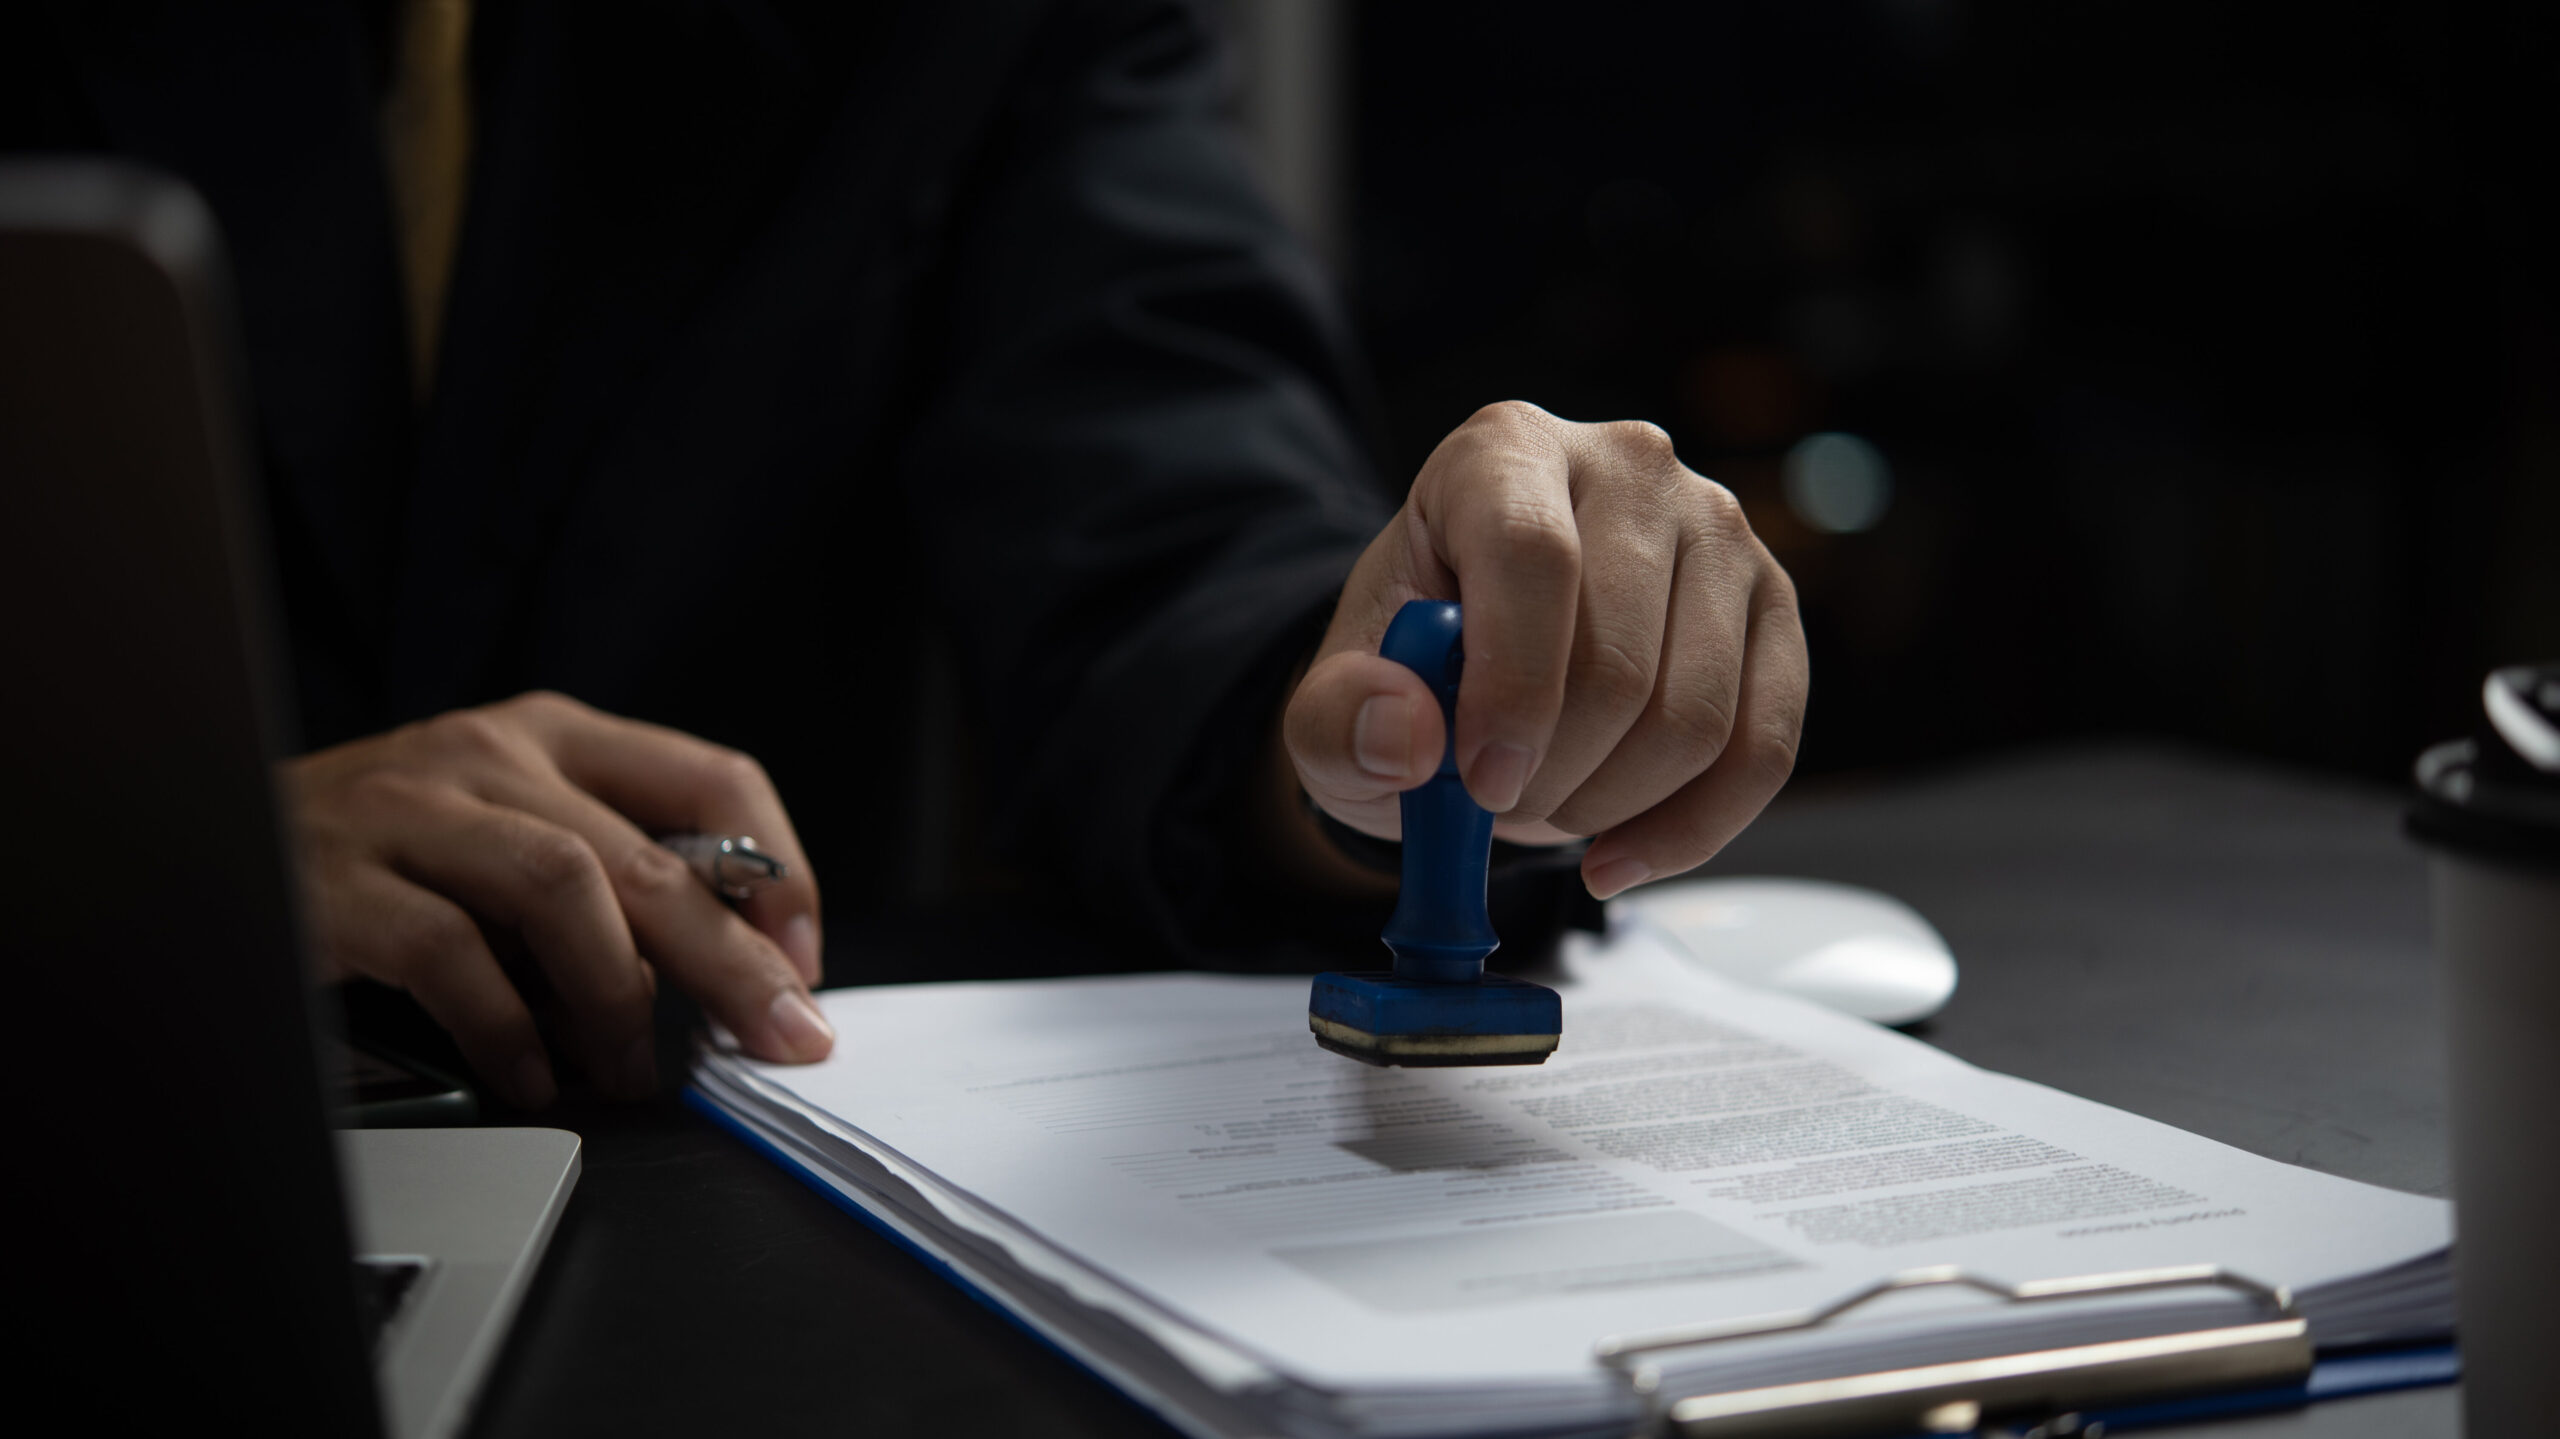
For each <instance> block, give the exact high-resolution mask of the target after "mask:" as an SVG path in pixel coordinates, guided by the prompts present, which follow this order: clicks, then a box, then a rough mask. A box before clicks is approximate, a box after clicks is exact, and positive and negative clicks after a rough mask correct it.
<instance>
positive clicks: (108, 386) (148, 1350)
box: [0, 161, 579, 1439]
mask: <svg viewBox="0 0 2560 1439" xmlns="http://www.w3.org/2000/svg"><path fill="white" fill-rule="evenodd" d="M228 305H229V285H228V280H227V277H226V271H225V268H224V264H223V260H222V256H221V251H220V244H219V239H218V236H217V235H216V232H215V226H214V223H213V220H212V216H211V214H210V212H209V211H208V210H207V209H206V208H205V206H204V204H203V203H202V201H201V200H199V199H198V198H197V196H196V195H195V194H194V193H193V192H192V191H191V190H189V189H187V188H186V187H185V186H184V185H182V184H179V183H178V182H175V181H173V180H170V179H167V178H165V177H162V176H158V175H155V174H152V173H150V172H147V171H143V170H139V169H136V168H132V167H129V166H123V165H117V164H109V163H101V162H87V161H81V162H69V161H65V162H47V163H24V162H21V163H13V164H7V165H0V605H5V609H0V617H5V620H4V621H0V740H5V742H6V750H5V760H0V773H5V774H6V776H7V778H6V781H5V787H4V788H0V801H5V806H6V808H5V811H0V834H5V838H0V874H5V875H6V876H7V878H6V879H5V881H0V894H5V896H6V901H5V902H6V906H7V908H6V910H5V911H0V921H4V923H0V936H5V939H4V940H0V942H5V945H6V958H5V962H4V963H0V975H5V976H6V982H7V983H9V984H10V985H11V986H12V987H13V989H14V993H13V995H12V999H13V1000H14V1003H13V1004H12V1005H11V1007H10V1010H9V1014H10V1018H11V1021H12V1024H11V1028H12V1030H13V1036H12V1038H13V1041H14V1042H13V1045H12V1050H13V1051H14V1055H15V1058H16V1060H17V1063H16V1064H15V1065H13V1066H12V1072H13V1074H14V1077H15V1080H16V1083H15V1084H14V1085H13V1086H12V1092H11V1094H10V1095H9V1097H8V1098H7V1099H6V1101H5V1102H6V1104H7V1112H8V1115H9V1119H8V1129H7V1131H6V1132H7V1133H8V1135H9V1142H8V1153H9V1156H10V1175H11V1179H10V1186H11V1188H12V1189H13V1190H15V1191H16V1193H15V1194H14V1195H13V1196H12V1198H13V1200H14V1201H15V1202H14V1203H13V1205H12V1208H13V1209H17V1210H18V1211H19V1218H18V1223H19V1225H20V1226H21V1227H20V1229H19V1232H18V1233H17V1234H16V1235H15V1236H13V1237H14V1238H16V1240H17V1241H18V1245H19V1253H18V1255H17V1263H16V1264H15V1265H14V1266H13V1269H14V1271H15V1272H16V1273H19V1274H25V1275H27V1276H28V1280H27V1282H26V1283H24V1284H20V1283H17V1282H13V1284H12V1286H11V1288H12V1292H11V1299H12V1308H13V1310H14V1311H15V1313H16V1314H17V1316H18V1319H19V1321H20V1324H21V1326H22V1331H21V1332H22V1334H27V1333H32V1336H33V1340H32V1345H31V1347H32V1350H33V1352H32V1353H29V1352H27V1350H28V1347H29V1346H28V1345H27V1341H26V1340H23V1339H22V1341H21V1345H22V1347H21V1351H20V1352H21V1357H22V1359H25V1360H28V1361H31V1362H30V1363H29V1366H28V1368H27V1369H26V1370H25V1371H23V1372H26V1373H28V1374H29V1375H31V1376H32V1377H33V1380H34V1382H35V1384H36V1386H37V1388H36V1391H35V1393H34V1394H31V1395H30V1396H29V1398H30V1399H31V1400H32V1399H34V1398H36V1397H38V1396H41V1398H42V1399H44V1400H45V1401H47V1402H46V1403H45V1406H44V1407H46V1408H49V1409H55V1412H63V1411H61V1410H60V1409H58V1408H55V1401H68V1402H69V1403H70V1404H71V1405H72V1406H73V1411H72V1412H77V1413H83V1414H84V1415H85V1416H86V1417H85V1421H84V1422H82V1423H80V1424H79V1425H78V1426H77V1427H80V1428H83V1429H100V1428H104V1429H113V1430H119V1431H121V1430H142V1429H151V1430H163V1429H165V1430H173V1431H174V1430H178V1429H185V1430H188V1431H215V1430H219V1429H222V1428H227V1427H229V1426H230V1425H231V1424H232V1423H234V1422H236V1423H237V1424H239V1425H240V1426H242V1427H244V1428H247V1429H249V1430H250V1431H251V1432H260V1433H266V1432H277V1431H287V1432H291V1431H310V1432H324V1433H330V1434H347V1435H366V1434H383V1435H389V1436H393V1439H424V1436H442V1435H447V1434H452V1433H454V1432H456V1431H458V1430H459V1429H460V1428H461V1426H462V1425H463V1424H464V1422H465V1421H466V1420H467V1419H468V1417H469V1414H470V1409H471V1401H472V1399H473V1396H474V1394H475V1392H476V1391H477V1389H478V1387H479V1385H480V1383H481V1381H482V1379H483V1378H484V1377H485V1376H486V1375H487V1373H488V1371H489V1368H490V1365H491V1362H492V1361H493V1359H494V1358H495V1357H496V1355H497V1353H498V1350H499V1347H500V1345H501V1343H502V1341H503V1339H504V1336H505V1333H506V1329H507V1326H508V1323H509V1322H510V1320H511V1319H512V1317H513V1315H514V1312H515V1310H516V1308H517V1306H518V1304H519V1302H520V1301H521V1299H522V1298H523V1296H524V1293H525V1289H526V1286H527V1284H528V1282H529V1281H530V1279H531V1276H532V1274H533V1272H534V1269H535V1266H536V1265H537V1263H538V1262H539V1260H540V1258H541V1255H542V1251H543V1249H544V1247H545V1245H546V1244H547V1243H548V1242H549V1240H550V1237H551V1233H552V1229H553V1226H554V1225H555V1224H556V1223H557V1222H558V1220H559V1217H560V1214H561V1211H562V1209H563V1208H564V1207H565V1205H566V1204H567V1201H568V1197H569V1193H570V1190H571V1188H572V1187H573V1186H574V1185H575V1184H576V1182H577V1177H578V1162H579V1161H578V1139H577V1136H575V1135H573V1134H567V1133H563V1132H561V1131H558V1130H551V1129H397V1130H389V1129H386V1130H343V1131H334V1132H333V1131H332V1130H331V1129H330V1128H329V1126H328V1123H327V1119H326V1116H327V1114H328V1113H329V1112H330V1102H331V1094H330V1085H329V1084H328V1083H327V1082H326V1079H325V1075H326V1073H327V1070H326V1069H324V1065H323V1062H322V1058H321V1056H322V1053H323V1051H322V1048H321V1046H322V1045H323V1044H325V1043H331V1042H332V1041H329V1040H327V1039H326V1037H325V1036H324V1034H323V1032H322V1031H321V1030H320V1029H318V1028H316V1027H315V1025H314V1019H315V1016H316V1014H317V1013H318V1011H319V1010H320V1009H321V1008H322V1007H323V1006H324V1005H325V1004H326V1003H327V1002H328V1001H327V997H326V996H325V995H323V994H320V993H317V992H315V987H314V986H313V984H312V983H311V980H310V971H309V969H308V967H307V965H306V962H305V960H304V958H303V950H302V948H301V944H300V940H299V937H298V933H297V920H296V914H295V905H294V892H293V876H292V871H291V868H290V866H289V863H288V854H287V848H286V844H285V839H284V836H283V834H282V832H281V830H280V828H279V816H278V811H277V805H276V798H275V794H274V791H273V787H272V780H271V774H272V768H271V766H272V765H273V763H274V761H275V760H276V758H277V757H278V756H279V755H282V754H284V753H287V752H288V750H287V747H286V739H287V737H286V735H285V733H284V725H285V716H286V714H287V710H286V707H285V706H284V705H283V704H282V703H281V702H280V700H281V696H282V695H283V693H284V690H283V685H282V678H283V675H282V670H281V663H282V653H281V645H280V641H279V639H278V637H277V631H276V629H275V626H274V622H273V621H274V616H273V613H272V611H273V606H272V600H271V595H270V590H271V588H272V581H271V578H270V576H269V573H268V570H267V567H266V564H265V560H264V551H265V546H264V544H263V542H262V535H263V528H262V527H263V524H264V518H265V516H264V511H263V509H262V507H261V502H260V499H259V496H258V492H257V488H256V476H255V474H254V473H253V471H252V469H251V467H250V465H249V463H248V461H247V457H246V444H245V424H246V416H247V409H246V406H245V405H244V404H243V403H242V400H241V384H242V374H241V369H240V366H239V365H238V364H237V363H236V361H235V358H234V356H235V350H234V346H233V334H232V330H231V324H232V321H231V317H230V315H229V312H228Z"/></svg>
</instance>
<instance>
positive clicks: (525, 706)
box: [505, 690, 589, 718]
mask: <svg viewBox="0 0 2560 1439" xmlns="http://www.w3.org/2000/svg"><path fill="white" fill-rule="evenodd" d="M505 707H506V708H510V709H514V710H518V711H521V712H523V713H525V714H530V715H538V716H542V717H545V718H566V717H569V716H574V715H584V714H587V713H589V711H588V709H587V707H586V706H585V705H582V704H580V703H578V702H577V701H576V700H573V699H571V698H569V697H568V696H567V695H564V694H562V693H560V692H559V691H558V690H526V691H525V692H524V693H523V694H520V695H517V696H516V697H515V698H514V699H511V700H509V701H507V702H506V705H505Z"/></svg>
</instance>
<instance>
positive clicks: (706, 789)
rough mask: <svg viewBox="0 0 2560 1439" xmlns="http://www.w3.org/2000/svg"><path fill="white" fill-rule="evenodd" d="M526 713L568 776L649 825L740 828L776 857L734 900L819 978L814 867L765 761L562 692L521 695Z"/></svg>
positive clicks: (658, 828) (809, 977)
mask: <svg viewBox="0 0 2560 1439" xmlns="http://www.w3.org/2000/svg"><path fill="white" fill-rule="evenodd" d="M528 703H529V704H530V705H531V706H532V708H533V710H534V711H535V713H534V716H533V719H532V723H533V724H534V727H535V729H536V732H537V733H538V734H539V735H540V736H541V737H542V739H543V740H544V743H545V747H546V748H547V749H548V750H549V751H550V753H551V757H552V762H553V763H554V764H556V765H558V766H559V768H560V772H561V774H562V775H563V776H565V777H566V778H567V779H568V781H569V782H570V783H571V784H574V785H576V786H577V787H578V788H580V789H582V790H585V791H586V792H587V793H589V794H591V795H594V796H595V797H596V798H597V799H599V800H602V801H604V803H605V804H607V805H609V806H611V807H612V808H613V809H615V810H617V811H619V812H620V813H621V814H622V815H623V816H624V817H625V818H627V819H629V820H630V821H631V822H632V823H634V824H636V825H638V826H639V827H640V828H642V829H644V830H648V831H650V832H651V833H653V834H674V833H695V834H719V835H745V836H749V837H751V838H753V839H754V840H755V842H756V848H758V849H760V850H763V851H764V852H765V853H766V854H769V855H772V856H773V857H774V858H775V859H778V860H780V861H782V865H783V874H782V877H781V878H780V879H779V880H777V881H776V882H774V883H772V884H769V885H766V886H764V887H762V888H760V889H758V890H757V891H756V892H755V893H754V894H753V895H751V896H749V897H748V898H746V899H744V900H741V901H740V902H739V904H738V912H739V913H740V914H741V915H742V916H744V918H745V919H746V921H747V923H749V924H751V925H753V926H755V927H756V929H758V930H760V931H762V932H763V933H764V935H765V936H766V937H767V938H769V939H771V940H772V941H773V942H774V943H775V944H776V945H778V946H780V947H781V949H782V952H783V953H784V954H785V955H788V956H789V957H790V959H791V964H792V968H794V969H795V970H797V971H799V974H800V978H801V981H802V982H803V983H805V984H809V985H815V984H817V982H818V977H819V968H820V957H821V955H822V954H823V952H824V951H823V948H822V934H821V932H820V929H819V926H818V877H817V874H816V873H815V872H814V871H812V870H811V869H810V867H809V857H808V856H807V855H806V854H805V853H803V852H802V850H801V848H800V835H799V833H798V831H796V830H794V829H793V828H792V826H791V816H790V814H789V813H788V812H787V811H785V810H784V809H783V807H782V796H781V795H780V794H779V793H777V792H776V791H775V789H774V787H773V780H772V779H771V778H770V777H769V776H767V775H766V774H765V772H764V766H762V765H760V764H758V763H756V761H755V760H754V758H753V757H751V756H749V755H745V754H742V753H740V752H738V751H737V750H733V749H729V748H726V747H724V746H721V745H716V744H713V743H711V742H710V741H708V740H705V739H700V738H697V737H695V736H693V735H689V734H686V733H684V732H683V731H681V730H673V729H668V728H667V727H665V726H664V725H653V724H648V723H645V722H643V721H640V720H634V719H625V718H623V717H621V716H619V715H611V714H606V713H604V712H603V711H601V710H596V709H591V708H589V707H587V706H585V705H581V704H579V703H577V702H576V701H574V700H570V699H566V698H563V697H560V696H553V695H542V696H532V697H529V699H528Z"/></svg>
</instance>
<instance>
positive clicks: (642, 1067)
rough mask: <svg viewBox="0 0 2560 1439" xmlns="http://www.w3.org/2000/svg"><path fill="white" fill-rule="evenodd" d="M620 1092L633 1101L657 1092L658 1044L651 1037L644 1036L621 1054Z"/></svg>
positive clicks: (632, 1042) (634, 1041)
mask: <svg viewBox="0 0 2560 1439" xmlns="http://www.w3.org/2000/svg"><path fill="white" fill-rule="evenodd" d="M622 1092H623V1093H624V1094H626V1095H629V1096H630V1097H631V1098H633V1099H645V1098H647V1097H648V1096H650V1095H652V1094H655V1093H657V1092H658V1042H657V1040H656V1039H654V1038H653V1037H651V1036H649V1035H646V1034H644V1035H642V1036H640V1037H639V1038H638V1039H635V1040H633V1041H631V1048H630V1049H628V1050H626V1051H624V1052H623V1056H622Z"/></svg>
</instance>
